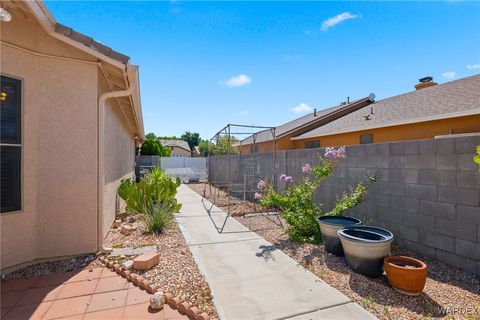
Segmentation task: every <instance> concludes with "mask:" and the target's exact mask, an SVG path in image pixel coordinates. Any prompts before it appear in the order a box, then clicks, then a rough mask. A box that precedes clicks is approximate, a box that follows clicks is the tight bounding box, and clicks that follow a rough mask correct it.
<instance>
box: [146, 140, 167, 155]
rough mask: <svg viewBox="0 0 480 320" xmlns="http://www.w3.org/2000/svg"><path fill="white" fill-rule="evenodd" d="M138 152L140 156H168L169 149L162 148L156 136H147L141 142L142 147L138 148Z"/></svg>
mask: <svg viewBox="0 0 480 320" xmlns="http://www.w3.org/2000/svg"><path fill="white" fill-rule="evenodd" d="M140 154H141V155H142V156H160V157H169V156H170V150H168V149H167V148H164V147H163V146H162V144H161V143H160V141H159V140H158V139H157V138H152V137H149V138H147V139H146V140H145V142H144V143H143V144H142V148H141V149H140Z"/></svg>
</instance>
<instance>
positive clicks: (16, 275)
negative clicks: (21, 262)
mask: <svg viewBox="0 0 480 320" xmlns="http://www.w3.org/2000/svg"><path fill="white" fill-rule="evenodd" d="M101 265H102V262H101V261H100V260H99V259H98V257H97V256H96V255H94V254H90V255H83V256H78V257H75V258H71V259H64V260H58V261H52V262H44V263H39V264H35V265H32V266H28V267H25V268H21V269H19V270H16V271H13V272H10V273H7V274H2V277H3V278H4V279H5V280H9V279H21V278H31V277H37V276H44V275H47V274H52V273H57V272H70V271H76V270H78V271H80V270H84V269H93V268H97V267H100V266H101Z"/></svg>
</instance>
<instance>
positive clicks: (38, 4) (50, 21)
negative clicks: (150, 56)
mask: <svg viewBox="0 0 480 320" xmlns="http://www.w3.org/2000/svg"><path fill="white" fill-rule="evenodd" d="M25 5H26V6H28V7H29V8H30V10H31V11H32V12H33V14H34V15H35V17H36V19H37V21H38V22H39V23H40V25H41V27H42V28H43V29H44V30H45V31H46V32H47V34H48V35H50V36H51V37H53V38H56V39H58V40H60V41H62V42H64V43H66V44H68V45H70V46H72V47H74V48H76V49H79V50H81V51H83V52H85V53H87V54H89V55H92V56H94V57H95V58H97V59H98V60H100V61H102V62H104V63H107V64H109V65H111V66H113V67H115V68H118V69H120V71H121V72H122V73H123V74H124V78H125V81H129V82H130V83H126V85H127V86H129V85H130V86H133V94H132V96H131V100H132V104H133V106H132V110H133V113H134V115H135V122H136V125H137V137H138V139H140V140H141V141H145V129H144V125H143V116H142V107H141V99H140V80H139V72H138V69H139V68H138V66H135V65H131V64H130V61H127V62H126V63H122V62H120V61H118V60H115V59H113V58H111V57H109V56H106V55H104V54H103V53H101V52H98V51H96V50H94V49H92V48H90V47H87V46H85V45H84V44H82V43H80V42H77V41H75V40H73V39H71V38H69V37H67V36H65V35H63V34H61V33H58V32H56V31H55V26H56V25H57V21H56V20H55V18H54V17H53V15H52V14H51V13H50V11H49V10H48V9H47V7H46V6H45V5H44V4H43V1H41V0H34V1H25ZM130 74H132V75H133V76H128V75H130ZM127 78H128V80H127Z"/></svg>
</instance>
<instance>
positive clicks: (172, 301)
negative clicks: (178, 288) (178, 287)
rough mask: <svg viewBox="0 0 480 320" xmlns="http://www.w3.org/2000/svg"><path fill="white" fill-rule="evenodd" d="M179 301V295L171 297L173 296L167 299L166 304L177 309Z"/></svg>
mask: <svg viewBox="0 0 480 320" xmlns="http://www.w3.org/2000/svg"><path fill="white" fill-rule="evenodd" d="M181 302H182V300H180V298H179V297H173V298H171V299H169V301H168V305H169V306H170V308H172V309H177V308H178V306H179V305H180V303H181Z"/></svg>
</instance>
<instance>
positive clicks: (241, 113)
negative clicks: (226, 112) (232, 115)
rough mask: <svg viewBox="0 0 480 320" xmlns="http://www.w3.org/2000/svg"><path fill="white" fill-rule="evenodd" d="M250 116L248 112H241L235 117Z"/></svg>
mask: <svg viewBox="0 0 480 320" xmlns="http://www.w3.org/2000/svg"><path fill="white" fill-rule="evenodd" d="M249 114H250V111H249V110H242V111H240V112H238V113H237V114H236V115H237V116H240V117H246V116H248V115H249Z"/></svg>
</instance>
